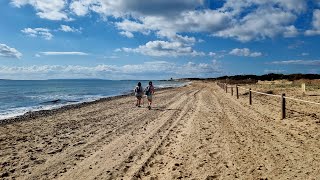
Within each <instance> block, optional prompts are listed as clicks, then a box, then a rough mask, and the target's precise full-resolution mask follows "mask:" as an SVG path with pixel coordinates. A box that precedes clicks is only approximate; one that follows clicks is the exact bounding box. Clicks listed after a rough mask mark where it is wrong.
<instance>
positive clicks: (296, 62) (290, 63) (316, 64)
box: [271, 60, 320, 66]
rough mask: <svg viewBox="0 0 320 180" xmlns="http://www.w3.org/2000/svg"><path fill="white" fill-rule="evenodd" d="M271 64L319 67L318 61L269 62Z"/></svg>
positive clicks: (319, 62)
mask: <svg viewBox="0 0 320 180" xmlns="http://www.w3.org/2000/svg"><path fill="white" fill-rule="evenodd" d="M271 64H281V65H310V66H320V60H286V61H273V62H271Z"/></svg>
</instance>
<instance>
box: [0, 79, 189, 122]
mask: <svg viewBox="0 0 320 180" xmlns="http://www.w3.org/2000/svg"><path fill="white" fill-rule="evenodd" d="M187 85H188V84H185V85H183V86H178V87H164V88H158V89H156V90H157V91H164V90H167V89H174V88H179V87H185V86H187ZM129 96H134V93H133V92H128V93H125V94H120V95H114V96H110V97H103V98H99V99H97V100H93V101H84V102H79V103H75V104H68V105H62V106H61V107H57V108H53V109H46V110H38V111H37V110H35V111H29V112H26V113H24V114H22V115H17V116H14V117H10V118H5V119H0V126H2V125H7V124H12V123H16V122H21V121H28V120H32V119H36V118H40V117H46V116H51V115H54V114H58V113H63V112H65V111H68V110H72V109H77V108H82V107H85V106H89V105H93V104H97V103H101V102H107V101H112V100H116V99H120V98H124V97H129Z"/></svg>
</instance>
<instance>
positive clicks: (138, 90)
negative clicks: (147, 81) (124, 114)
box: [134, 82, 143, 107]
mask: <svg viewBox="0 0 320 180" xmlns="http://www.w3.org/2000/svg"><path fill="white" fill-rule="evenodd" d="M134 95H135V96H136V98H137V103H136V106H138V107H141V99H142V96H143V88H142V86H141V82H138V85H137V86H136V88H135V89H134Z"/></svg>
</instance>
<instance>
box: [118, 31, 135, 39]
mask: <svg viewBox="0 0 320 180" xmlns="http://www.w3.org/2000/svg"><path fill="white" fill-rule="evenodd" d="M120 34H121V35H122V36H125V37H127V38H133V37H134V35H133V34H132V33H131V32H129V31H121V32H120Z"/></svg>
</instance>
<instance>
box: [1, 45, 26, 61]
mask: <svg viewBox="0 0 320 180" xmlns="http://www.w3.org/2000/svg"><path fill="white" fill-rule="evenodd" d="M0 57H8V58H18V59H20V58H21V57H22V54H21V53H20V52H19V51H17V50H16V49H15V48H12V47H9V46H7V45H6V44H0Z"/></svg>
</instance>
